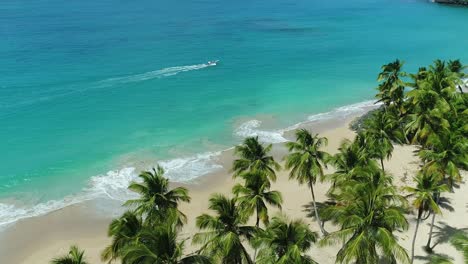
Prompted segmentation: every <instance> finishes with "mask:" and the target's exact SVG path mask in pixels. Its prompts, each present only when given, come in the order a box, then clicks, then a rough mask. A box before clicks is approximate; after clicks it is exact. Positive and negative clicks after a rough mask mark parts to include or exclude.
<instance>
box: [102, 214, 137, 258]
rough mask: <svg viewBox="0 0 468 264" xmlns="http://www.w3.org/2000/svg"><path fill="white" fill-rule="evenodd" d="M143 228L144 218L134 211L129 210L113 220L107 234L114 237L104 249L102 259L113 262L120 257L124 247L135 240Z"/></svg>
mask: <svg viewBox="0 0 468 264" xmlns="http://www.w3.org/2000/svg"><path fill="white" fill-rule="evenodd" d="M142 229H143V220H142V219H141V217H140V216H139V215H137V214H135V213H134V212H132V211H127V212H125V213H124V214H123V215H122V216H121V217H119V218H117V219H114V220H112V222H111V223H110V225H109V228H108V231H107V235H108V236H109V237H111V238H112V242H111V244H110V245H109V246H107V247H106V248H105V249H104V250H103V252H102V254H101V259H102V261H108V262H109V263H111V262H113V261H115V260H116V259H118V258H120V257H121V256H122V253H123V249H124V248H125V247H127V246H129V245H130V244H132V243H134V242H135V239H136V237H137V236H138V234H139V233H140V231H141V230H142Z"/></svg>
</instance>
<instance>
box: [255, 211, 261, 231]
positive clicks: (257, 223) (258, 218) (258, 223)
mask: <svg viewBox="0 0 468 264" xmlns="http://www.w3.org/2000/svg"><path fill="white" fill-rule="evenodd" d="M256 211H257V221H256V222H255V226H256V227H257V228H259V227H260V217H259V216H258V206H257V210H256Z"/></svg>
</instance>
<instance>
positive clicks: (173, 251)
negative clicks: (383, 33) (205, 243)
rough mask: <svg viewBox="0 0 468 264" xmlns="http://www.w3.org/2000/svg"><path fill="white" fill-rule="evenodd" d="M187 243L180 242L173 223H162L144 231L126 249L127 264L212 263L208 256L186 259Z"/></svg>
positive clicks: (124, 252)
mask: <svg viewBox="0 0 468 264" xmlns="http://www.w3.org/2000/svg"><path fill="white" fill-rule="evenodd" d="M184 244H185V241H179V240H178V233H177V227H176V225H174V224H173V223H172V224H171V223H161V224H159V225H157V226H154V227H152V228H145V229H143V230H142V231H141V232H140V233H139V235H138V241H137V242H136V243H133V244H130V245H128V246H127V247H125V248H124V251H123V255H122V262H123V263H125V264H142V263H145V264H146V263H147V264H179V263H180V264H186V263H187V264H188V263H200V264H205V263H207V264H208V263H211V261H210V259H209V258H208V257H207V256H203V255H200V254H192V255H189V256H185V257H184V253H183V251H184Z"/></svg>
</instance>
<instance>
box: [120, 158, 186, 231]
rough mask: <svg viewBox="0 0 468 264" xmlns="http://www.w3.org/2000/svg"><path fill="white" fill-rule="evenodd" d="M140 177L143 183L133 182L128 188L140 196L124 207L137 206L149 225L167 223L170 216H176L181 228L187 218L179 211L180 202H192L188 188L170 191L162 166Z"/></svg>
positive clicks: (138, 211) (144, 172) (137, 211)
mask: <svg viewBox="0 0 468 264" xmlns="http://www.w3.org/2000/svg"><path fill="white" fill-rule="evenodd" d="M139 177H140V178H141V179H142V180H143V182H141V183H139V182H135V181H134V182H132V183H130V186H129V187H128V189H129V190H131V191H134V192H136V193H138V194H139V195H140V197H139V198H137V199H133V200H128V201H127V202H125V204H124V205H127V206H136V210H135V212H136V213H138V214H139V215H140V216H144V217H145V218H146V221H148V222H149V223H158V222H159V221H165V219H166V218H167V216H168V215H171V216H175V217H176V218H177V222H178V224H179V225H180V226H181V225H182V224H183V223H184V222H186V218H187V217H186V216H185V215H184V214H183V213H182V212H180V211H179V210H178V209H177V206H178V205H179V202H181V201H182V202H190V197H189V195H188V190H187V188H184V187H177V188H174V189H172V190H169V180H168V179H166V178H164V169H163V168H162V167H160V166H158V167H157V169H153V171H143V172H142V173H141V174H140V175H139Z"/></svg>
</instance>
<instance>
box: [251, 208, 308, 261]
mask: <svg viewBox="0 0 468 264" xmlns="http://www.w3.org/2000/svg"><path fill="white" fill-rule="evenodd" d="M316 240H317V234H316V233H315V232H313V231H311V230H310V229H309V226H308V225H307V224H305V223H304V222H303V221H301V220H294V221H291V222H288V221H287V219H286V218H285V217H278V216H276V217H273V219H272V221H271V222H270V224H269V225H268V226H267V228H266V230H265V231H263V232H260V234H259V235H258V237H257V238H256V241H255V242H256V245H257V246H258V247H259V248H260V251H259V254H258V259H257V263H259V264H263V263H265V264H267V263H282V264H286V263H301V264H309V263H310V264H312V263H316V262H315V261H314V260H313V259H312V258H310V257H309V256H307V255H305V253H306V252H307V251H308V250H309V249H310V248H311V247H312V244H313V243H315V242H316Z"/></svg>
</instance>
